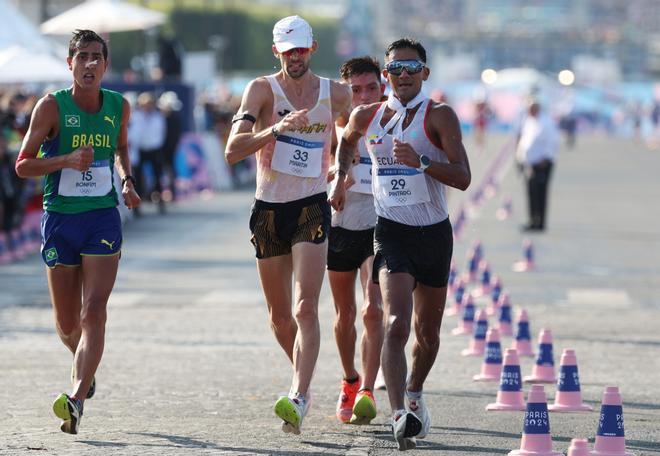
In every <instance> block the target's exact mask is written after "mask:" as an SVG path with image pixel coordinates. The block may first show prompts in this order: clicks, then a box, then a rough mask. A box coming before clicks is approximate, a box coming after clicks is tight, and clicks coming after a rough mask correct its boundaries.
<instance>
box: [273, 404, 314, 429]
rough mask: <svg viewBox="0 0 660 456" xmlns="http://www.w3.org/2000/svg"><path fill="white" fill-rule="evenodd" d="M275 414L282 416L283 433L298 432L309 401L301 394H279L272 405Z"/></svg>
mask: <svg viewBox="0 0 660 456" xmlns="http://www.w3.org/2000/svg"><path fill="white" fill-rule="evenodd" d="M273 410H274V411H275V415H277V416H278V417H280V418H282V420H283V421H284V422H283V423H282V431H284V432H285V433H293V434H296V435H298V434H300V427H301V426H302V422H303V419H304V418H305V415H307V411H308V410H309V402H308V401H306V400H305V398H304V396H303V395H302V394H296V395H295V396H294V397H292V398H291V397H288V396H281V397H280V398H279V399H278V400H277V402H275V406H274V407H273Z"/></svg>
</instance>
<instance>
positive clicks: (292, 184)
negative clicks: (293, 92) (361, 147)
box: [255, 75, 333, 203]
mask: <svg viewBox="0 0 660 456" xmlns="http://www.w3.org/2000/svg"><path fill="white" fill-rule="evenodd" d="M266 80H268V82H269V83H270V86H271V89H272V91H273V113H272V122H271V124H272V125H274V124H275V123H277V122H279V121H280V120H281V119H282V117H284V116H285V115H286V114H288V113H289V112H293V111H296V108H295V107H294V106H293V105H292V104H291V102H289V100H288V99H287V97H286V95H285V93H284V90H282V87H281V86H280V84H279V82H277V79H276V78H275V75H270V76H266ZM319 84H320V87H319V98H318V100H317V102H316V105H314V107H313V108H312V109H310V110H309V111H308V113H307V117H308V118H309V125H308V126H307V127H306V128H301V129H298V130H296V131H285V132H282V133H281V134H280V135H279V136H278V138H277V141H275V143H274V144H268V145H267V146H265V147H264V148H262V149H261V150H260V151H258V152H257V191H256V193H255V197H256V199H258V200H261V201H268V202H271V203H285V202H288V201H295V200H299V199H302V198H306V197H308V196H312V195H316V194H319V193H323V192H325V191H326V187H327V183H326V179H327V178H326V176H327V174H328V166H329V163H330V148H331V143H332V142H331V138H332V131H333V129H332V128H333V119H332V105H331V98H330V81H329V80H328V79H326V78H319Z"/></svg>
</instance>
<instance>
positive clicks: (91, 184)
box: [58, 160, 112, 196]
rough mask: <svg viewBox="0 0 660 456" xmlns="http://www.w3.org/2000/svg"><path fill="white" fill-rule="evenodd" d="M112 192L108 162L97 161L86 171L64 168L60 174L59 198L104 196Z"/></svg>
mask: <svg viewBox="0 0 660 456" xmlns="http://www.w3.org/2000/svg"><path fill="white" fill-rule="evenodd" d="M111 190H112V173H111V171H110V161H109V160H97V161H95V162H92V165H91V166H90V167H89V169H88V170H87V171H77V170H75V169H73V168H64V169H63V170H62V172H61V173H60V185H59V188H58V194H60V195H61V196H105V195H107V194H108V193H109V192H110V191H111Z"/></svg>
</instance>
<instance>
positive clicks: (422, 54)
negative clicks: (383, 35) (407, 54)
mask: <svg viewBox="0 0 660 456" xmlns="http://www.w3.org/2000/svg"><path fill="white" fill-rule="evenodd" d="M396 49H413V50H415V51H417V54H418V55H419V59H420V60H421V61H422V62H424V63H426V49H424V46H422V43H420V42H419V41H417V40H415V39H412V38H401V39H398V40H396V41H395V42H393V43H392V44H390V45H389V46H387V50H386V51H385V57H386V58H387V57H389V56H390V53H391V52H392V51H394V50H396Z"/></svg>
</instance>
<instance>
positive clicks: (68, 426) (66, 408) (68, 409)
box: [53, 393, 83, 434]
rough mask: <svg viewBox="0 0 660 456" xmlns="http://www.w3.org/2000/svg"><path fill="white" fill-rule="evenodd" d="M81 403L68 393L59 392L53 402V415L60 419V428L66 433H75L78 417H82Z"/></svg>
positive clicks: (78, 422)
mask: <svg viewBox="0 0 660 456" xmlns="http://www.w3.org/2000/svg"><path fill="white" fill-rule="evenodd" d="M82 409H83V407H82V403H81V402H80V401H78V400H76V399H71V398H70V397H69V395H68V394H64V393H62V394H60V395H59V396H57V399H55V402H53V412H54V413H55V416H57V417H58V418H60V419H61V420H62V424H61V425H60V429H61V430H62V432H66V433H67V434H77V433H78V426H79V425H80V419H81V418H82V414H83V411H82Z"/></svg>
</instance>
